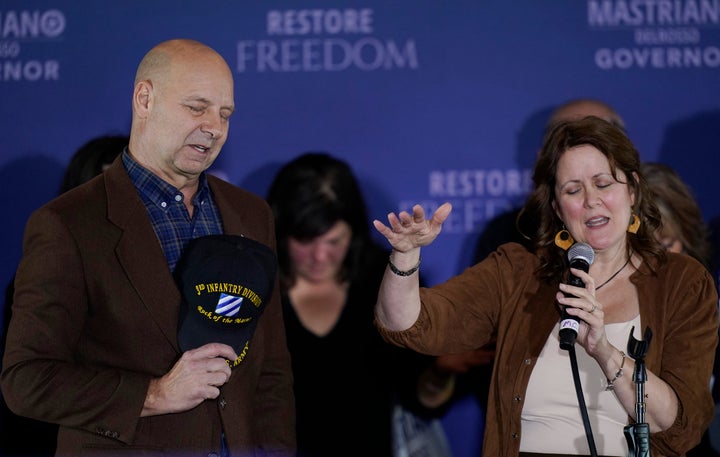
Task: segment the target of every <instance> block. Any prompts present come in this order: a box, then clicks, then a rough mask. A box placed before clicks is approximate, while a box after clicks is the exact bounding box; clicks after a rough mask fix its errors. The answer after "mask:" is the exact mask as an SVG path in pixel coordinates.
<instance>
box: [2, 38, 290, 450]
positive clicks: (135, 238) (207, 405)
mask: <svg viewBox="0 0 720 457" xmlns="http://www.w3.org/2000/svg"><path fill="white" fill-rule="evenodd" d="M233 97H234V94H233V76H232V72H231V70H230V68H229V67H228V65H227V63H226V61H225V60H224V59H223V57H222V56H220V55H219V54H218V53H217V52H215V51H214V50H212V49H211V48H209V47H207V46H206V45H204V44H202V43H199V42H196V41H191V40H171V41H167V42H164V43H161V44H159V45H157V46H156V47H154V48H153V49H151V50H150V51H149V52H148V53H147V55H146V56H145V57H144V58H143V59H142V61H141V62H140V65H139V67H138V70H137V75H136V78H135V86H134V91H133V94H132V127H131V133H130V139H129V145H128V148H126V150H125V151H124V152H123V154H122V155H121V157H119V158H118V159H117V160H116V161H115V162H114V163H113V164H112V165H111V166H110V167H109V168H108V170H107V171H105V172H104V173H103V174H102V175H101V176H99V177H97V178H96V179H94V180H92V181H90V182H89V183H87V184H85V185H82V186H80V187H78V188H76V189H74V190H72V191H70V192H67V193H66V194H64V195H62V196H60V197H58V198H57V199H55V200H53V201H52V202H50V203H48V204H47V205H45V206H43V207H42V208H40V209H39V210H37V211H36V212H35V213H34V214H33V215H32V216H31V217H30V219H29V221H28V223H27V227H26V230H25V237H24V242H23V258H22V260H21V263H20V266H19V268H18V272H17V277H16V282H15V286H16V289H15V290H16V292H15V299H14V304H13V310H12V319H11V322H10V327H9V330H8V333H7V346H6V351H5V354H4V359H3V371H2V389H3V395H4V397H5V400H6V402H7V404H8V405H9V406H10V408H11V409H12V410H13V411H14V412H16V413H17V414H20V415H24V416H28V417H32V418H35V419H40V420H43V421H47V422H54V423H57V424H59V425H60V429H59V433H58V444H57V455H81V454H83V455H84V454H85V453H91V454H93V455H110V454H112V455H117V453H118V452H126V453H128V454H127V455H137V454H143V455H146V454H152V455H173V456H177V455H181V456H190V455H198V456H200V455H203V456H208V455H214V456H228V455H232V456H233V457H244V456H246V455H277V456H284V455H292V454H293V453H294V450H295V434H294V430H295V424H294V418H295V411H294V398H293V393H292V375H291V368H290V358H289V354H288V351H287V347H286V343H285V332H284V327H283V321H282V317H281V311H280V301H279V293H278V292H279V291H278V287H277V281H276V283H275V287H274V290H273V293H272V296H271V297H270V300H269V302H268V303H267V304H266V306H265V309H264V312H263V314H262V316H261V317H260V318H259V323H258V325H257V329H256V331H255V333H254V336H253V339H252V345H251V349H250V351H249V352H248V354H247V355H246V356H245V357H244V359H242V360H243V361H242V363H241V364H239V365H238V366H237V367H235V368H232V369H231V368H230V366H229V364H228V363H227V362H226V360H239V355H238V354H237V353H236V351H235V350H234V349H233V347H231V346H229V345H226V344H221V343H208V344H205V345H202V346H200V347H197V348H192V349H190V350H186V351H182V350H181V349H180V346H179V343H178V320H179V311H180V306H181V302H182V298H181V292H180V290H179V289H178V287H177V285H176V283H175V281H174V278H173V272H174V270H175V266H176V264H177V263H178V260H179V259H180V256H181V254H182V252H183V249H184V247H185V246H186V245H187V243H188V242H189V241H190V240H191V239H193V238H197V237H201V236H204V235H217V234H231V235H243V236H245V237H247V238H250V239H253V240H255V241H258V242H260V243H262V244H265V245H267V246H269V247H270V248H271V249H272V250H274V249H275V234H274V226H273V216H272V212H271V211H270V208H269V207H268V206H267V204H266V203H265V201H264V199H262V198H260V197H258V196H255V195H252V194H250V193H248V192H246V191H244V190H242V189H239V188H237V187H235V186H232V185H231V184H228V183H226V182H224V181H221V180H220V179H218V178H215V177H213V176H210V175H208V174H206V170H207V169H208V168H209V167H210V165H212V163H213V161H214V160H215V159H216V158H217V156H218V154H219V153H220V150H221V148H222V146H223V144H224V143H225V140H226V139H227V134H228V126H229V119H230V116H231V115H232V113H233V110H234V98H233Z"/></svg>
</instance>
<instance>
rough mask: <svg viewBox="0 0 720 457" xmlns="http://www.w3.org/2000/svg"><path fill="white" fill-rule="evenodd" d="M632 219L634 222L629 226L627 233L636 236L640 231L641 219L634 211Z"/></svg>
mask: <svg viewBox="0 0 720 457" xmlns="http://www.w3.org/2000/svg"><path fill="white" fill-rule="evenodd" d="M630 219H631V221H632V222H630V225H628V228H627V231H628V232H630V233H633V234H635V233H637V232H638V230H639V229H640V218H639V217H638V215H637V214H635V211H633V213H632V217H631V218H630Z"/></svg>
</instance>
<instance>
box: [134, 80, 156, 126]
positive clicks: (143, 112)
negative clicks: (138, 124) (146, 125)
mask: <svg viewBox="0 0 720 457" xmlns="http://www.w3.org/2000/svg"><path fill="white" fill-rule="evenodd" d="M152 89H153V86H152V83H151V82H150V81H148V80H145V81H140V82H138V83H137V84H136V85H135V90H134V91H133V110H134V111H135V113H136V115H137V116H138V117H140V118H145V117H147V114H148V112H149V111H150V108H151V106H152Z"/></svg>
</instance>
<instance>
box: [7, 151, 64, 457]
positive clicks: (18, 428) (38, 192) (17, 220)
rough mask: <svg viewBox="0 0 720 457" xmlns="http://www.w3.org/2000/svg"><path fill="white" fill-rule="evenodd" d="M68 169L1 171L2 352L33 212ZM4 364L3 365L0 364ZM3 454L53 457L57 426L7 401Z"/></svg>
mask: <svg viewBox="0 0 720 457" xmlns="http://www.w3.org/2000/svg"><path fill="white" fill-rule="evenodd" d="M64 171H65V166H64V165H63V164H61V163H60V162H58V161H57V160H56V159H53V158H49V157H44V156H33V157H23V158H21V159H18V160H14V161H12V162H9V163H8V164H7V165H6V166H4V167H3V168H1V169H0V181H1V182H2V183H3V185H4V191H3V193H2V197H0V205H1V206H2V208H5V209H6V213H5V214H6V217H7V220H6V223H5V224H4V225H3V236H2V237H0V243H2V244H0V250H1V251H2V252H3V257H2V265H0V278H2V281H3V282H2V284H4V285H5V286H6V288H5V294H4V295H3V296H4V297H5V300H4V302H3V326H2V329H3V331H2V332H3V333H2V335H0V341H2V347H1V348H0V349H1V350H2V353H3V354H4V353H5V329H6V328H7V323H8V322H7V320H8V318H9V317H10V307H9V306H8V303H10V302H11V300H12V297H8V294H9V293H10V292H9V291H10V290H11V288H10V287H9V286H10V283H11V282H12V280H13V278H14V276H15V270H16V269H17V265H18V263H19V262H20V256H21V254H22V235H23V231H24V230H25V222H26V221H27V219H28V217H29V216H30V213H32V212H33V211H34V210H35V209H37V208H39V207H40V206H42V205H43V204H45V203H46V202H48V201H50V200H51V199H53V198H54V197H55V196H56V195H57V193H58V189H59V188H60V183H61V181H62V177H63V173H64ZM0 365H1V364H0ZM0 406H1V408H0V414H1V415H2V421H1V422H0V423H1V424H2V426H0V455H4V456H51V455H53V454H54V453H55V433H56V431H57V426H55V425H53V424H47V423H45V422H38V421H34V420H31V419H26V418H21V417H18V416H15V415H14V414H12V413H11V412H10V411H9V410H8V408H7V406H6V405H5V400H4V399H3V400H2V405H0Z"/></svg>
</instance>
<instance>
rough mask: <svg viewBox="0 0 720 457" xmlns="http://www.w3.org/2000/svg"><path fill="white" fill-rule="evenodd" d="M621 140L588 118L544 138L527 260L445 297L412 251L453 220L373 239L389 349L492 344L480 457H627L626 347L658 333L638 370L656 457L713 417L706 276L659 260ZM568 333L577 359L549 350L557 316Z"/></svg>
mask: <svg viewBox="0 0 720 457" xmlns="http://www.w3.org/2000/svg"><path fill="white" fill-rule="evenodd" d="M639 168H640V160H639V155H638V152H637V150H636V149H635V147H634V146H633V145H632V143H631V142H630V140H629V139H628V138H627V137H626V136H625V134H624V133H623V132H622V131H621V130H620V129H618V128H617V127H615V126H613V125H612V124H610V123H608V122H605V121H603V120H600V119H598V118H594V117H588V118H585V119H583V120H579V121H574V122H566V123H561V124H559V125H558V126H556V127H555V128H554V129H553V130H552V131H551V132H549V134H548V136H547V137H546V139H545V142H544V145H543V149H542V151H541V154H540V156H539V158H538V162H537V164H536V167H535V171H534V183H535V190H534V191H533V192H532V194H531V195H530V196H529V198H528V200H527V202H526V205H525V207H524V210H523V212H522V213H521V215H520V217H519V219H518V224H519V227H520V229H521V231H522V232H523V233H525V234H527V235H528V236H529V238H530V239H531V242H532V248H531V251H532V252H531V251H528V250H527V249H525V248H523V247H522V246H520V245H518V244H514V243H509V244H506V245H503V246H502V247H500V248H499V249H498V251H497V252H495V253H494V254H492V255H490V256H489V257H488V258H487V259H486V260H484V261H482V262H480V263H478V264H477V265H475V266H473V267H471V268H468V269H467V270H466V271H464V272H463V273H462V274H460V275H458V276H456V277H454V278H451V279H450V280H448V281H447V282H445V283H444V284H440V285H438V286H436V287H432V288H422V289H421V288H419V286H418V275H417V273H416V272H417V267H418V266H419V263H420V248H421V247H422V246H426V245H428V244H430V243H431V242H432V241H433V240H434V239H435V237H436V236H437V235H438V234H439V233H440V230H441V226H442V223H443V222H444V221H445V219H446V218H447V217H448V215H449V213H450V211H451V207H450V205H449V204H445V205H442V206H441V207H439V208H438V209H437V211H436V212H435V213H434V215H433V217H432V218H431V219H427V220H426V219H425V213H424V211H423V209H422V208H421V207H420V206H419V205H416V206H415V207H414V208H413V213H412V214H408V213H407V212H401V213H400V214H399V215H395V214H394V213H391V214H390V215H389V216H388V221H389V226H386V225H385V224H383V223H381V222H379V221H375V227H376V228H377V229H378V231H379V232H380V233H382V234H383V235H384V236H385V237H386V238H387V239H388V241H389V242H390V244H391V245H392V247H393V251H392V254H391V256H390V262H389V265H388V268H387V269H386V271H385V276H384V279H383V284H382V286H381V290H380V295H379V298H378V304H377V307H376V316H377V321H378V325H379V326H380V328H381V331H382V332H383V334H384V336H385V337H386V338H387V339H388V340H390V341H392V342H394V343H396V344H399V345H403V346H408V347H410V348H413V349H415V350H418V351H421V352H426V353H430V354H444V353H453V352H462V351H467V350H471V349H473V348H477V347H480V346H482V345H483V344H485V343H486V342H488V341H489V340H490V338H491V336H492V335H493V334H497V355H496V359H495V362H494V370H493V376H492V381H491V387H490V399H489V405H488V412H487V419H486V431H485V435H484V450H483V454H484V455H488V456H518V455H521V456H525V455H527V456H530V455H545V454H552V455H588V454H589V453H590V452H591V450H592V449H591V444H590V443H591V442H594V445H596V446H597V454H598V455H605V456H609V455H613V456H626V455H628V449H627V443H626V442H625V438H624V436H623V428H624V427H625V426H626V425H627V424H629V423H632V422H633V421H634V418H635V414H636V400H637V398H636V386H635V383H634V381H633V372H634V366H635V363H634V360H633V359H632V358H631V357H630V356H629V355H627V354H626V352H627V344H628V340H629V334H630V332H633V337H634V338H635V339H638V340H642V339H643V337H644V329H646V328H648V327H649V328H650V329H651V330H652V332H653V337H652V340H651V344H650V346H649V352H648V354H647V356H646V358H645V362H646V368H647V381H646V382H645V383H644V388H645V394H646V397H645V410H644V413H645V417H644V422H645V423H647V424H648V426H649V430H650V447H651V453H652V455H653V456H671V455H672V456H678V455H684V454H685V452H687V450H688V449H690V448H692V447H693V445H695V444H696V443H697V442H698V441H699V440H700V436H701V435H702V433H703V431H704V430H705V428H706V427H707V425H708V424H709V422H710V419H711V417H712V414H713V402H712V399H711V396H710V387H709V386H710V375H711V370H712V364H713V357H714V353H715V346H716V344H717V325H718V313H717V308H718V299H717V292H716V289H715V285H714V282H713V280H712V278H711V276H710V275H709V274H708V273H707V270H706V269H705V268H704V267H703V266H702V265H701V264H700V263H698V262H697V261H695V260H694V259H692V258H690V257H688V256H683V255H678V254H672V253H666V252H665V250H664V249H663V247H662V246H661V245H660V244H659V243H658V242H657V241H656V240H655V238H654V236H653V234H654V232H655V230H656V228H657V227H659V224H660V216H659V212H658V210H657V207H656V206H655V204H654V203H653V202H652V201H650V200H648V195H650V194H649V192H648V190H647V186H646V183H645V181H644V179H643V177H642V176H641V175H640V173H639ZM574 242H581V243H585V244H587V245H589V246H590V247H591V248H592V252H591V253H594V261H590V262H589V263H590V266H589V270H588V272H584V271H582V270H580V269H575V268H573V269H572V270H571V271H570V272H571V273H572V274H573V275H574V276H576V277H577V278H579V279H580V280H581V281H582V283H583V284H584V287H582V286H571V285H569V284H566V282H567V280H566V274H567V271H568V269H569V267H568V264H569V262H568V260H567V253H566V252H565V250H566V249H568V248H569V247H570V246H571V245H573V243H574ZM563 308H565V309H566V313H567V314H569V315H572V316H575V317H577V318H578V320H579V325H578V328H577V341H576V343H575V344H574V346H572V350H565V349H561V348H560V347H559V339H558V334H559V328H560V325H561V319H560V317H561V314H562V313H561V310H562V309H563ZM575 348H577V352H576V355H577V360H578V366H579V374H580V376H579V378H580V380H581V384H582V388H583V393H584V399H585V403H586V405H587V411H588V416H589V422H590V424H589V425H590V428H591V431H592V433H593V439H592V440H591V439H589V438H587V437H586V431H585V428H584V426H583V421H582V420H581V414H580V408H579V406H578V400H577V398H576V394H575V389H574V386H573V381H572V375H571V364H570V362H569V361H568V360H567V359H568V358H569V354H571V353H575Z"/></svg>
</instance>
